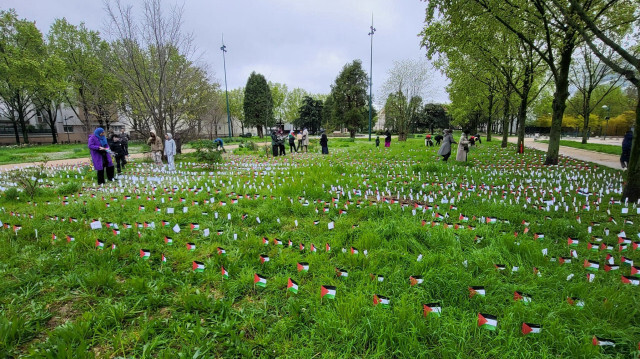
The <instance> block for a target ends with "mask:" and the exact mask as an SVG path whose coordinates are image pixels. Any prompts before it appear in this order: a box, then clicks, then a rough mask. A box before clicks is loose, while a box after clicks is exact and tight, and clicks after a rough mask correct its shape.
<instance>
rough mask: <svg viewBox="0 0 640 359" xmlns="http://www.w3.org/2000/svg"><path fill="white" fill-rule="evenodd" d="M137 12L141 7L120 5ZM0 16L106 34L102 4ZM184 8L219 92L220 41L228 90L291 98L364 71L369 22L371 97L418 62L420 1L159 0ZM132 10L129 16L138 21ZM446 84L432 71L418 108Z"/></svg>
mask: <svg viewBox="0 0 640 359" xmlns="http://www.w3.org/2000/svg"><path fill="white" fill-rule="evenodd" d="M122 2H123V3H125V4H133V5H134V6H137V5H138V4H139V3H140V2H141V1H140V0H122ZM0 3H1V4H2V9H5V10H6V9H7V8H14V9H16V11H17V12H18V16H19V17H21V18H26V19H29V20H35V21H36V25H37V26H38V28H39V29H40V30H41V31H42V32H43V33H46V32H48V29H49V26H50V25H51V23H52V22H53V21H54V19H56V18H61V17H66V18H67V20H68V21H69V22H71V23H73V24H78V23H80V22H84V23H85V24H86V25H87V27H88V28H90V29H94V30H98V31H100V32H105V31H104V30H105V26H106V25H105V24H106V22H105V21H106V19H105V18H106V16H105V14H106V12H105V10H104V2H103V1H102V0H0ZM164 3H166V6H167V9H168V8H169V6H170V5H172V4H176V3H177V4H179V5H183V6H184V29H185V31H187V32H191V33H193V35H194V37H195V43H196V45H197V47H198V50H199V53H200V54H201V61H204V62H206V63H207V64H208V67H209V70H210V72H212V73H213V77H214V78H216V79H217V80H218V81H219V82H220V83H221V84H222V85H223V86H224V71H223V65H222V53H221V51H220V46H221V36H222V34H223V33H224V40H225V44H226V45H227V51H228V52H227V54H226V60H227V81H228V85H229V89H233V88H237V87H241V86H244V85H245V84H246V81H247V78H248V77H249V74H250V73H251V71H256V72H258V73H262V74H263V75H264V76H265V77H266V78H267V80H269V81H273V82H280V83H284V84H286V85H287V87H288V88H289V89H290V90H291V89H293V88H295V87H300V88H303V89H305V90H307V91H309V92H311V93H328V92H329V91H330V86H331V84H332V83H333V81H334V80H335V78H336V76H337V75H338V73H339V72H340V70H341V69H342V67H343V66H344V65H345V64H346V63H348V62H351V61H353V60H354V59H360V60H362V63H363V66H364V68H365V70H366V71H367V73H368V72H369V66H370V60H369V56H370V38H369V36H368V35H367V34H368V32H369V26H370V25H371V15H372V14H373V21H374V24H373V26H374V27H375V28H376V30H377V31H376V32H375V35H374V38H373V92H374V96H376V95H377V94H378V93H380V88H381V86H382V84H383V82H384V81H385V80H386V78H387V71H388V70H389V69H390V68H391V67H392V66H393V62H394V61H395V60H403V59H419V58H424V56H425V50H424V49H421V48H420V46H419V43H420V39H419V37H418V33H419V32H420V30H421V29H422V26H423V21H424V10H425V7H426V3H425V2H421V1H419V0H320V1H318V0H315V1H312V0H224V1H222V0H184V1H174V0H165V1H164ZM140 10H141V9H140V8H139V7H138V8H136V13H137V14H141V11H140ZM447 83H448V81H447V80H446V78H445V77H444V76H443V75H441V74H440V73H439V72H438V71H436V70H434V71H433V81H432V83H431V84H430V86H429V89H426V91H425V92H426V94H425V96H424V97H425V100H426V101H434V102H448V95H447V93H446V91H445V86H446V85H447Z"/></svg>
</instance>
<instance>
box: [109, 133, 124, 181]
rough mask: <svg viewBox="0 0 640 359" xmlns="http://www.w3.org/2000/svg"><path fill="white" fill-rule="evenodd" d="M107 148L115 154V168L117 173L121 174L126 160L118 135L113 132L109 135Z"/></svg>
mask: <svg viewBox="0 0 640 359" xmlns="http://www.w3.org/2000/svg"><path fill="white" fill-rule="evenodd" d="M109 148H110V149H111V151H112V152H113V153H114V154H115V158H116V170H118V174H121V173H122V170H124V165H126V164H127V160H126V159H125V157H126V154H125V151H124V145H123V144H122V141H121V139H120V136H118V135H117V134H115V133H114V134H113V135H112V136H111V140H110V141H109Z"/></svg>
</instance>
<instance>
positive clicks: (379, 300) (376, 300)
mask: <svg viewBox="0 0 640 359" xmlns="http://www.w3.org/2000/svg"><path fill="white" fill-rule="evenodd" d="M378 304H380V305H381V306H382V308H389V307H390V305H391V300H389V298H387V297H383V296H381V295H378V294H374V295H373V305H374V306H377V305H378Z"/></svg>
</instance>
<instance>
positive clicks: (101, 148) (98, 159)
mask: <svg viewBox="0 0 640 359" xmlns="http://www.w3.org/2000/svg"><path fill="white" fill-rule="evenodd" d="M87 145H88V147H89V152H90V153H91V162H93V168H94V169H95V170H96V173H97V174H98V185H101V184H104V174H105V170H106V172H107V179H108V180H109V181H113V162H112V161H111V153H112V152H111V150H110V149H109V141H107V138H106V137H105V135H104V130H103V129H102V128H100V127H98V128H96V130H95V131H93V134H92V135H91V136H89V143H88V144H87Z"/></svg>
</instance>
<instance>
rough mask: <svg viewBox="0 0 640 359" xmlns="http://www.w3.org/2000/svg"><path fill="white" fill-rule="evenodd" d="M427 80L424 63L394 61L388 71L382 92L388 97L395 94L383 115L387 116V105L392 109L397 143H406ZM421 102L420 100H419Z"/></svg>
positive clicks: (427, 74)
mask: <svg viewBox="0 0 640 359" xmlns="http://www.w3.org/2000/svg"><path fill="white" fill-rule="evenodd" d="M428 80H429V66H428V64H427V63H426V62H424V61H414V60H403V61H396V62H395V63H394V66H393V68H392V69H391V70H390V71H389V77H388V79H387V81H386V82H385V83H384V85H383V86H382V89H383V90H382V91H383V93H384V94H385V95H386V96H384V97H387V98H388V97H389V96H390V94H396V96H395V98H394V99H393V100H392V101H387V102H386V104H385V113H386V115H387V116H389V113H388V112H386V111H387V107H388V106H387V105H389V107H393V110H392V113H393V114H394V117H395V118H394V124H395V126H394V127H395V129H396V131H397V132H398V141H406V140H407V135H408V133H409V130H410V127H411V119H412V118H414V117H415V115H416V113H417V112H418V110H419V108H420V105H421V104H420V103H417V102H418V101H417V99H418V98H421V96H422V95H423V94H424V93H425V91H426V89H427V82H428ZM420 102H421V100H420Z"/></svg>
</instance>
